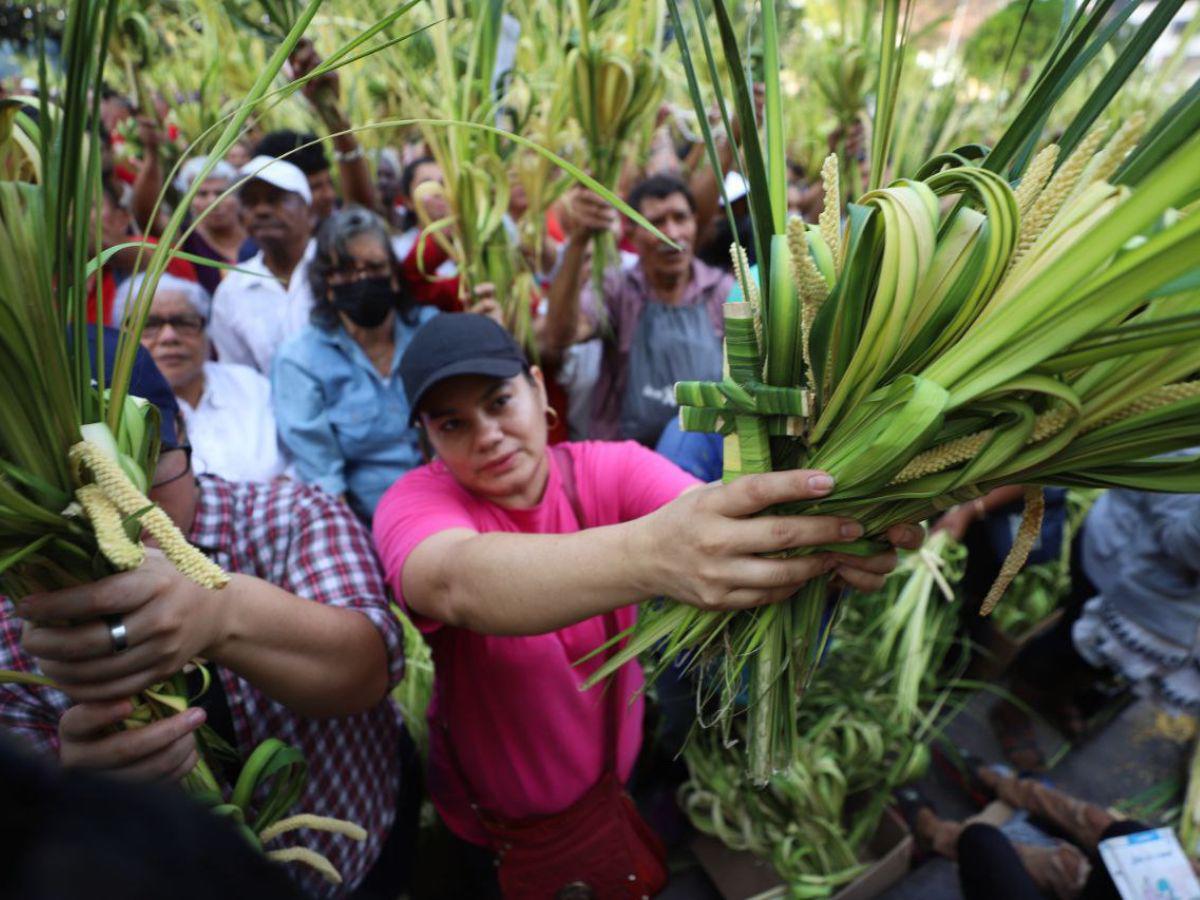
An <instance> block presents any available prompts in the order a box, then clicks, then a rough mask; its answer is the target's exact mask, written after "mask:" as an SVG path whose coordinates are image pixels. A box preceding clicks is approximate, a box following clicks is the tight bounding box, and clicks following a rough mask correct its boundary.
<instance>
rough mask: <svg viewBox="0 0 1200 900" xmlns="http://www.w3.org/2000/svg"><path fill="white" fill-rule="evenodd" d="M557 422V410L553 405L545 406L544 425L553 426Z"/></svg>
mask: <svg viewBox="0 0 1200 900" xmlns="http://www.w3.org/2000/svg"><path fill="white" fill-rule="evenodd" d="M557 424H558V410H557V409H555V408H554V407H553V406H547V407H546V425H547V427H549V428H553V427H554V426H555V425H557Z"/></svg>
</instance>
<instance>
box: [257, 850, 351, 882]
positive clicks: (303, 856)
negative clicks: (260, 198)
mask: <svg viewBox="0 0 1200 900" xmlns="http://www.w3.org/2000/svg"><path fill="white" fill-rule="evenodd" d="M266 857H267V859H269V860H271V862H277V863H293V862H297V863H303V864H304V865H306V866H308V867H310V868H313V869H316V870H317V871H318V872H320V873H321V874H322V875H323V876H324V877H325V880H326V881H328V882H329V883H330V884H341V883H342V876H341V874H340V873H339V872H338V870H337V869H335V868H334V867H333V863H331V862H330V861H329V860H328V859H327V858H326V857H324V856H322V855H321V854H320V853H318V852H317V851H316V850H309V849H308V848H307V847H285V848H284V849H282V850H269V851H268V852H267V853H266Z"/></svg>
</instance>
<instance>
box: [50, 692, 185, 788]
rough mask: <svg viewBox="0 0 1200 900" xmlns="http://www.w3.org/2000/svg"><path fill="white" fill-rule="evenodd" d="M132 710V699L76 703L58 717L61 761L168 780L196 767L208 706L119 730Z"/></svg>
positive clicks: (154, 779) (141, 778)
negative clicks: (198, 741)
mask: <svg viewBox="0 0 1200 900" xmlns="http://www.w3.org/2000/svg"><path fill="white" fill-rule="evenodd" d="M132 712H133V704H132V703H130V702H129V701H128V700H113V701H108V702H104V703H80V704H79V705H77V706H72V707H71V708H70V709H68V710H67V711H66V712H65V713H63V715H62V718H61V719H59V721H58V738H59V748H58V756H59V759H60V760H61V761H62V764H63V765H64V766H73V767H76V768H81V769H99V770H103V771H105V772H108V773H109V774H110V775H117V776H121V777H126V778H134V779H138V780H142V781H166V782H176V781H179V780H180V779H181V778H183V777H184V776H185V775H187V774H188V773H189V772H191V771H192V769H194V768H195V767H196V762H197V761H198V760H199V752H198V751H197V749H196V737H195V732H196V729H197V728H199V727H200V726H201V725H203V724H204V720H205V713H204V710H202V709H197V708H192V709H188V710H185V711H184V712H182V713H180V714H179V715H175V716H171V717H170V718H169V719H162V720H160V721H157V722H151V723H150V724H148V725H145V726H142V727H140V728H131V729H128V730H122V731H117V730H114V729H115V728H116V727H117V726H118V725H120V723H121V722H122V721H123V720H124V719H125V718H126V717H128V716H129V714H130V713H132Z"/></svg>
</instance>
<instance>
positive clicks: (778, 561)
mask: <svg viewBox="0 0 1200 900" xmlns="http://www.w3.org/2000/svg"><path fill="white" fill-rule="evenodd" d="M832 488H833V483H832V481H831V480H830V479H829V477H828V475H826V474H825V473H824V472H818V471H814V470H798V471H787V472H770V473H766V474H762V475H747V476H744V477H742V478H739V479H738V480H737V481H735V482H733V483H731V484H712V485H707V486H705V487H702V488H698V489H696V490H693V491H689V492H688V493H686V494H684V495H683V496H681V497H679V498H678V499H677V500H675V501H674V502H672V503H670V504H668V505H667V506H664V507H662V508H661V509H660V510H658V511H657V512H655V513H653V514H651V515H650V516H647V517H646V518H645V519H643V520H641V521H642V522H643V523H644V527H645V528H646V529H647V530H648V532H649V534H648V535H646V537H645V541H644V543H645V547H644V549H643V550H642V551H640V552H645V553H647V554H648V555H649V556H650V558H651V559H653V560H655V561H656V562H655V565H656V566H657V572H656V574H655V577H654V579H653V580H654V581H655V582H656V583H655V584H653V585H651V586H650V587H651V589H650V590H649V591H648V592H647V593H650V594H664V595H667V596H670V597H672V598H674V599H676V600H680V601H682V602H684V603H688V604H690V605H692V606H696V607H699V608H701V609H717V610H727V609H743V608H747V607H752V606H760V605H762V604H765V603H777V602H779V601H781V600H785V599H787V598H788V597H790V596H791V595H792V594H793V593H795V592H796V590H797V589H798V588H799V587H800V586H802V585H803V584H805V583H806V582H807V581H810V580H811V579H813V578H817V577H819V576H821V575H826V574H829V573H837V575H838V576H840V577H841V579H842V580H843V581H845V582H846V583H847V584H849V585H851V586H853V587H856V588H858V589H860V590H867V591H869V590H874V589H876V588H877V587H878V585H880V584H882V582H883V578H884V576H885V575H886V574H887V573H888V572H890V571H891V570H892V569H893V568H895V565H896V554H895V552H891V551H889V552H887V553H882V554H878V555H876V556H869V557H856V556H850V555H846V554H840V553H834V552H829V551H822V552H818V553H811V554H808V555H805V556H792V557H787V558H766V557H764V556H762V554H769V553H779V552H780V551H784V550H791V549H796V548H803V547H819V546H823V545H836V544H839V543H848V542H850V541H854V540H857V539H858V538H860V537H861V536H862V531H863V530H862V526H861V525H860V524H859V523H857V522H855V521H854V520H853V519H848V518H843V517H838V516H772V515H764V516H759V515H756V513H759V512H761V511H763V510H765V509H767V508H768V507H771V506H773V505H775V504H778V503H787V502H795V501H798V500H818V499H820V498H821V497H824V496H826V495H827V494H829V492H830V491H831V490H832ZM887 536H888V540H889V541H891V543H892V544H893V545H895V546H898V547H906V548H907V547H914V546H919V545H920V542H921V540H922V538H923V537H924V533H923V532H922V531H921V529H919V528H914V527H913V526H907V525H901V526H897V527H895V528H892V529H890V530H889V531H888V535H887Z"/></svg>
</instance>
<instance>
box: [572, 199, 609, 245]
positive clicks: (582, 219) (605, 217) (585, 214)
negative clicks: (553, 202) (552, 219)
mask: <svg viewBox="0 0 1200 900" xmlns="http://www.w3.org/2000/svg"><path fill="white" fill-rule="evenodd" d="M567 207H568V211H569V215H570V234H571V238H572V239H573V240H577V241H584V240H587V239H588V238H590V237H592V236H593V235H596V234H601V233H602V232H605V231H614V232H615V231H617V230H618V229H619V228H620V227H621V220H620V217H619V216H618V215H617V211H616V210H615V209H613V207H612V206H610V205H609V204H608V203H607V202H606V201H605V200H603V199H601V198H600V196H599V195H598V194H596V193H594V192H593V191H590V190H588V189H587V188H584V187H575V188H572V189H571V192H570V194H569V195H568V198H567Z"/></svg>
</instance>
